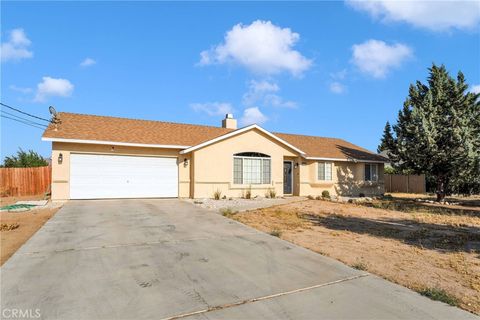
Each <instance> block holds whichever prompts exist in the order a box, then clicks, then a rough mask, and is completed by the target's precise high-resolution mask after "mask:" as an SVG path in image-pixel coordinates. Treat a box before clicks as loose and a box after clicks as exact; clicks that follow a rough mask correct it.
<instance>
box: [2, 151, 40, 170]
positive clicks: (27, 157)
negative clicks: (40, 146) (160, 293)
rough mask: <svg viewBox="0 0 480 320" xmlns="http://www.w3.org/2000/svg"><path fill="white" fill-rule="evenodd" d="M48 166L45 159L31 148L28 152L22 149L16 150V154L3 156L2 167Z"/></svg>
mask: <svg viewBox="0 0 480 320" xmlns="http://www.w3.org/2000/svg"><path fill="white" fill-rule="evenodd" d="M43 166H48V162H47V160H45V158H43V157H42V156H41V155H39V154H38V153H36V152H35V151H33V150H30V151H28V152H25V151H23V150H22V149H20V150H18V151H17V155H13V156H10V157H5V160H4V161H3V167H5V168H20V167H43Z"/></svg>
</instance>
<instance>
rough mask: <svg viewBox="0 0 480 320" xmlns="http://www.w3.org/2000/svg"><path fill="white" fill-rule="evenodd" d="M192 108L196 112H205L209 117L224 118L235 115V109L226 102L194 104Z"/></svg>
mask: <svg viewBox="0 0 480 320" xmlns="http://www.w3.org/2000/svg"><path fill="white" fill-rule="evenodd" d="M190 107H191V108H192V109H193V110H194V111H196V112H204V113H206V114H208V115H209V116H222V115H226V114H227V113H233V107H232V105H231V104H230V103H226V102H207V103H192V104H191V105H190Z"/></svg>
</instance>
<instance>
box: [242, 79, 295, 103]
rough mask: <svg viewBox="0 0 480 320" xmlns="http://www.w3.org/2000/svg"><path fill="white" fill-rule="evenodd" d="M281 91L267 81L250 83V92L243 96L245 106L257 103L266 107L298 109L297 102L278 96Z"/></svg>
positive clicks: (274, 84) (273, 83)
mask: <svg viewBox="0 0 480 320" xmlns="http://www.w3.org/2000/svg"><path fill="white" fill-rule="evenodd" d="M278 91H280V87H279V86H278V85H277V84H276V83H275V82H271V81H267V80H262V81H256V80H252V81H250V83H249V86H248V91H247V92H246V93H245V94H244V95H243V99H242V101H243V104H244V105H245V106H247V107H249V106H252V105H254V104H256V103H261V104H262V105H265V106H273V107H283V108H296V107H297V103H296V102H295V101H286V100H284V99H283V98H282V97H281V96H279V95H278V94H276V93H277V92H278Z"/></svg>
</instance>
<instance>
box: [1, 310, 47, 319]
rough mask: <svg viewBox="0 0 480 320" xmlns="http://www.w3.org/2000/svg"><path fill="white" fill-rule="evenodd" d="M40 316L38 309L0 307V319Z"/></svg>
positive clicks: (35, 317)
mask: <svg viewBox="0 0 480 320" xmlns="http://www.w3.org/2000/svg"><path fill="white" fill-rule="evenodd" d="M41 316H42V314H41V313H40V309H17V308H11V309H8V308H5V309H2V319H38V318H40V317H41Z"/></svg>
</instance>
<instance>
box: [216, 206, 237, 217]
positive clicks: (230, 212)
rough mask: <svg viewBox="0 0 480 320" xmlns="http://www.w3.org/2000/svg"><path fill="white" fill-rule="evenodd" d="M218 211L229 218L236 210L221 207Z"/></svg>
mask: <svg viewBox="0 0 480 320" xmlns="http://www.w3.org/2000/svg"><path fill="white" fill-rule="evenodd" d="M220 213H221V214H222V216H224V217H227V218H231V217H233V216H234V215H236V214H237V213H238V211H233V210H232V209H231V208H223V209H220Z"/></svg>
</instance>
